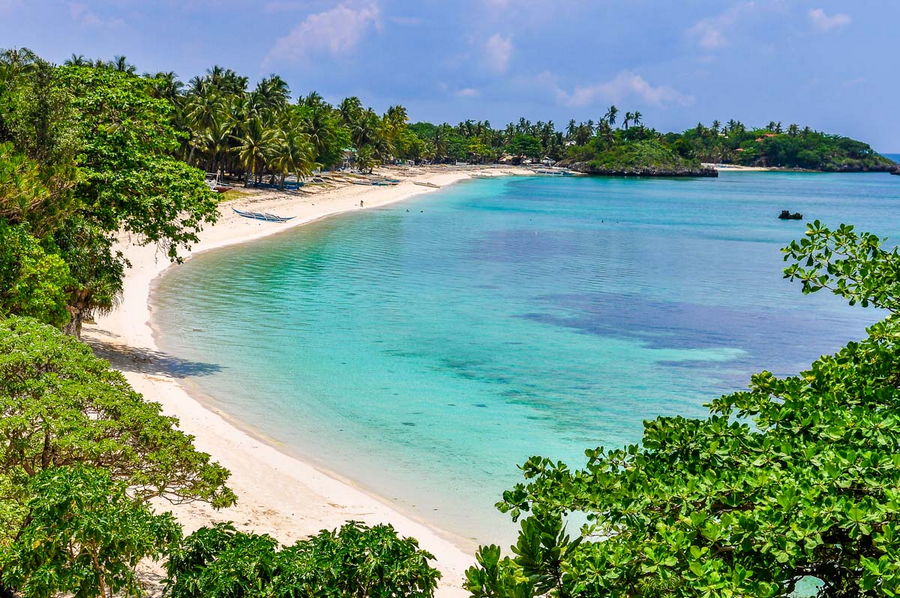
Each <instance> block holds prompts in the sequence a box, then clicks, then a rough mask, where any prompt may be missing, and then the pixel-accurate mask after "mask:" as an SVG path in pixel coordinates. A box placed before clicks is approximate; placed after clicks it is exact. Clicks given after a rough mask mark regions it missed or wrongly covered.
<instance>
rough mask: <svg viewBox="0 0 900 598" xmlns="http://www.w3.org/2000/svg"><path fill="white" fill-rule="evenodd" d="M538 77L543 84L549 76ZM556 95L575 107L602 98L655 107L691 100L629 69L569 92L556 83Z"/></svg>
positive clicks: (687, 103) (684, 104) (563, 102)
mask: <svg viewBox="0 0 900 598" xmlns="http://www.w3.org/2000/svg"><path fill="white" fill-rule="evenodd" d="M541 80H542V81H543V82H544V83H546V82H548V81H549V80H550V77H549V76H548V75H547V74H546V73H545V74H544V75H542V77H541ZM556 98H557V100H558V101H559V102H560V103H561V104H564V105H566V106H572V107H576V108H578V107H583V106H589V105H591V104H595V103H598V102H601V101H602V102H610V101H611V102H614V103H620V102H625V101H626V100H633V99H637V100H639V101H642V102H644V103H646V104H651V105H654V106H664V105H667V104H680V105H682V106H687V105H689V104H691V103H693V101H694V98H693V97H691V96H688V95H684V94H683V93H681V92H679V91H678V90H676V89H674V88H672V87H669V86H667V85H656V86H655V85H651V84H650V83H649V82H648V81H647V80H646V79H644V78H643V77H641V76H640V75H638V74H637V73H633V72H631V71H622V72H621V73H619V74H618V75H616V76H615V77H613V78H612V79H610V80H609V81H605V82H603V83H595V84H593V85H577V86H576V87H575V89H573V90H572V91H571V92H567V91H565V90H564V89H562V88H561V87H559V86H556Z"/></svg>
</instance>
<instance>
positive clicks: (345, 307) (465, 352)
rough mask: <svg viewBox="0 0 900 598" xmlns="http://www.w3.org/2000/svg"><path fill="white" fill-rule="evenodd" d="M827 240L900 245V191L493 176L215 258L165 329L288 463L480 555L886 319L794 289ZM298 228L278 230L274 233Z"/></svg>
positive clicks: (170, 278) (169, 294) (829, 181)
mask: <svg viewBox="0 0 900 598" xmlns="http://www.w3.org/2000/svg"><path fill="white" fill-rule="evenodd" d="M782 209H789V210H791V211H799V212H802V213H803V214H804V215H805V217H806V221H810V220H812V219H820V220H822V221H824V222H826V223H829V224H838V223H841V222H848V223H854V224H856V225H857V226H858V227H859V228H862V229H867V230H872V231H875V232H877V233H880V234H882V235H885V236H890V237H892V238H893V239H894V240H895V241H896V240H897V239H900V177H896V176H893V177H892V176H890V175H887V174H798V173H727V172H726V173H723V174H722V176H720V177H719V178H718V179H696V180H669V179H657V180H626V179H606V178H557V177H521V178H502V179H479V180H472V181H467V182H463V183H460V184H458V185H455V186H452V187H450V188H448V189H445V190H442V191H440V192H438V193H434V194H429V195H425V196H422V197H419V198H415V199H412V200H410V201H407V202H404V203H400V204H396V205H393V206H390V207H386V208H382V209H371V210H365V211H361V212H355V213H352V214H346V215H343V216H338V217H334V218H331V219H328V220H324V221H321V222H317V223H314V224H310V225H308V226H304V227H300V228H297V229H294V230H290V231H286V232H284V233H283V234H279V235H277V236H274V237H270V238H268V239H264V240H261V241H257V242H254V243H251V244H247V245H242V246H237V247H231V248H226V249H222V250H219V251H215V252H210V253H206V254H201V255H199V256H197V257H196V258H195V259H192V260H190V261H189V262H187V263H186V264H184V265H183V266H180V267H177V268H173V269H172V270H171V271H170V273H169V274H168V275H166V276H165V277H164V278H163V279H162V281H161V282H160V284H159V286H158V288H157V290H156V292H155V297H154V301H155V303H156V305H157V306H158V308H157V310H156V312H155V320H154V323H155V324H156V325H157V327H158V329H159V340H160V346H161V348H162V349H163V350H164V351H165V352H167V353H168V354H170V355H171V357H172V359H171V361H172V362H173V363H175V364H177V367H178V368H179V372H180V374H181V375H182V376H183V377H184V378H185V381H186V383H187V384H189V385H191V386H192V387H194V388H195V389H196V390H197V391H198V392H200V393H203V394H204V395H206V396H207V400H209V401H210V402H212V403H213V404H214V405H215V406H217V407H218V408H220V409H222V410H224V411H226V412H227V413H229V414H231V415H233V416H234V417H235V418H236V419H238V420H240V421H241V422H243V423H244V424H245V425H246V426H248V427H250V428H251V429H253V430H256V431H258V432H259V433H260V434H262V435H264V436H266V437H269V438H271V439H273V440H274V441H276V442H277V443H278V444H279V445H280V446H281V447H282V448H284V449H285V450H287V451H288V452H292V453H294V454H297V455H299V456H302V457H304V458H306V459H310V460H312V461H313V462H315V463H318V464H319V465H320V466H322V467H324V468H326V469H328V470H331V471H334V472H336V473H338V474H340V475H343V476H346V477H348V478H351V479H353V480H355V481H357V482H358V483H360V484H362V485H363V486H365V487H367V488H369V489H370V490H372V491H374V492H376V493H378V494H380V495H382V496H384V497H386V498H388V499H390V500H394V501H396V502H397V503H399V505H400V506H401V507H403V508H406V509H409V510H410V511H412V512H413V513H414V514H416V515H419V516H421V517H423V518H426V519H428V520H430V521H433V522H435V523H437V524H438V525H441V526H443V527H445V528H447V529H449V530H451V531H454V532H457V533H459V534H462V535H464V536H466V537H469V538H475V539H478V540H482V541H485V540H492V541H498V540H499V541H504V540H507V539H509V537H510V529H511V528H510V526H509V524H508V523H507V521H506V518H505V516H503V515H500V514H499V513H497V512H496V511H495V510H494V509H493V504H494V503H495V502H496V501H497V500H498V498H499V496H500V493H501V492H502V491H503V490H504V489H506V488H508V487H510V486H511V485H512V484H514V483H515V482H517V481H518V480H519V472H518V470H517V468H516V465H517V464H519V463H521V462H523V461H524V460H525V459H526V458H527V457H529V456H530V455H534V454H541V455H546V456H550V457H553V458H558V459H564V460H566V461H567V462H569V463H571V464H573V465H578V464H580V463H582V462H583V460H584V458H583V450H584V448H586V447H595V446H599V445H602V446H607V447H611V446H618V445H621V444H623V443H629V442H635V441H637V440H639V439H640V435H641V425H642V421H643V420H646V419H648V418H653V417H656V416H658V415H671V414H684V415H688V416H702V415H703V414H704V409H703V407H702V404H703V403H704V402H705V401H708V400H710V399H712V398H714V397H716V396H718V395H720V394H722V393H725V392H729V391H732V390H736V389H741V388H743V387H744V386H745V385H746V383H747V380H748V378H749V375H750V374H751V373H753V372H756V371H758V370H761V369H770V370H773V371H774V372H776V373H778V374H789V373H793V372H797V371H798V370H799V369H801V368H803V367H804V366H805V365H807V364H809V363H810V361H812V360H813V359H815V358H816V357H817V356H818V355H820V354H822V353H823V352H831V351H834V350H836V349H838V348H839V347H840V346H842V345H843V344H844V343H845V342H846V341H847V340H849V339H853V338H859V337H861V336H862V335H863V334H864V328H865V327H866V326H867V325H869V324H871V323H872V322H874V321H876V320H877V319H879V317H880V315H881V314H879V313H877V312H875V311H873V310H866V309H862V308H859V307H856V308H851V307H849V306H847V305H845V304H844V303H843V302H842V301H841V300H839V299H838V298H836V297H833V296H831V295H827V294H824V293H819V294H815V295H812V296H807V297H805V296H803V295H802V294H801V293H800V289H799V285H798V284H796V283H793V284H792V283H789V282H788V281H785V280H783V279H782V276H781V270H782V268H783V267H784V264H783V262H782V258H781V253H780V252H779V248H780V247H782V246H783V245H785V244H786V243H788V242H789V241H790V240H791V239H795V238H798V237H800V236H802V234H803V231H804V227H805V222H796V221H780V220H778V219H777V218H776V216H777V215H778V213H779V211H780V210H782ZM272 226H276V225H272Z"/></svg>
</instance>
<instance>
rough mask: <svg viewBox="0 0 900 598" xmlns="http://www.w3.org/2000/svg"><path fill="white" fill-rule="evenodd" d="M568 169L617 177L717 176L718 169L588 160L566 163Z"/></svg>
mask: <svg viewBox="0 0 900 598" xmlns="http://www.w3.org/2000/svg"><path fill="white" fill-rule="evenodd" d="M566 166H567V167H568V168H569V169H571V170H575V171H577V172H581V173H584V174H591V175H595V176H618V177H622V176H625V177H629V176H633V177H717V176H719V171H718V170H716V169H715V168H707V167H702V166H696V167H694V166H676V167H661V166H623V167H621V168H605V167H598V166H595V165H592V164H590V163H589V162H573V163H571V164H567V165H566Z"/></svg>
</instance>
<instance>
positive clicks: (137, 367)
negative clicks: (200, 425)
mask: <svg viewBox="0 0 900 598" xmlns="http://www.w3.org/2000/svg"><path fill="white" fill-rule="evenodd" d="M87 343H88V345H90V346H91V348H92V349H93V350H94V354H95V355H97V357H101V358H103V359H105V360H107V361H108V362H109V363H110V364H111V365H112V366H113V367H114V368H115V369H117V370H120V371H123V372H136V373H141V374H156V375H163V376H172V377H173V378H187V377H189V376H209V375H210V374H214V373H216V372H220V371H222V366H220V365H218V364H215V363H203V362H199V361H190V360H188V359H181V358H180V357H174V356H172V355H169V354H168V353H163V352H162V351H156V350H154V349H146V348H134V347H126V346H124V345H120V344H116V343H110V342H105V341H102V340H98V339H89V340H87Z"/></svg>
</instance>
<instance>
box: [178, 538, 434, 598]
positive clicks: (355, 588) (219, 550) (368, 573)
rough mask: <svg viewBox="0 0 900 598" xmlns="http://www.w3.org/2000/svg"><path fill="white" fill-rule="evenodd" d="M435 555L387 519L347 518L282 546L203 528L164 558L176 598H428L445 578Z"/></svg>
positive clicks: (265, 540) (267, 539)
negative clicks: (359, 520) (370, 521)
mask: <svg viewBox="0 0 900 598" xmlns="http://www.w3.org/2000/svg"><path fill="white" fill-rule="evenodd" d="M433 558H434V557H433V556H432V555H431V554H429V553H428V552H426V551H424V550H421V549H420V548H419V545H418V543H417V542H416V541H415V540H414V539H412V538H400V537H398V536H397V533H396V532H395V531H394V528H392V527H391V526H389V525H378V526H375V527H366V526H363V525H361V524H360V523H357V522H353V521H351V522H349V523H347V524H345V525H344V526H343V527H341V528H340V530H338V531H322V532H320V533H319V534H318V535H316V536H313V537H312V538H308V539H306V540H300V541H299V542H297V543H296V544H294V545H293V546H290V547H287V548H284V549H281V550H279V547H278V544H277V542H276V541H275V540H274V539H273V538H271V537H269V536H266V535H258V534H250V533H243V532H238V531H236V530H235V528H234V527H233V526H232V525H231V524H218V525H216V526H215V527H212V528H202V529H200V530H198V531H196V532H194V533H193V534H191V535H190V536H188V537H187V538H185V539H184V541H183V542H182V544H181V546H180V547H179V548H177V549H176V550H174V551H172V553H171V554H170V555H169V559H168V562H167V563H166V572H167V575H168V579H167V580H166V594H167V595H168V596H171V597H172V598H201V597H203V598H218V597H222V598H224V597H228V598H243V597H247V598H249V597H251V596H253V597H258V596H271V597H273V598H301V597H303V598H305V597H307V596H310V597H335V598H337V597H357V598H400V597H409V598H418V597H421V598H426V597H429V596H432V595H433V594H434V589H435V588H436V587H437V580H438V578H439V577H440V573H438V572H437V571H436V570H435V569H433V568H432V567H431V566H429V564H428V561H429V560H430V559H433Z"/></svg>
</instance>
